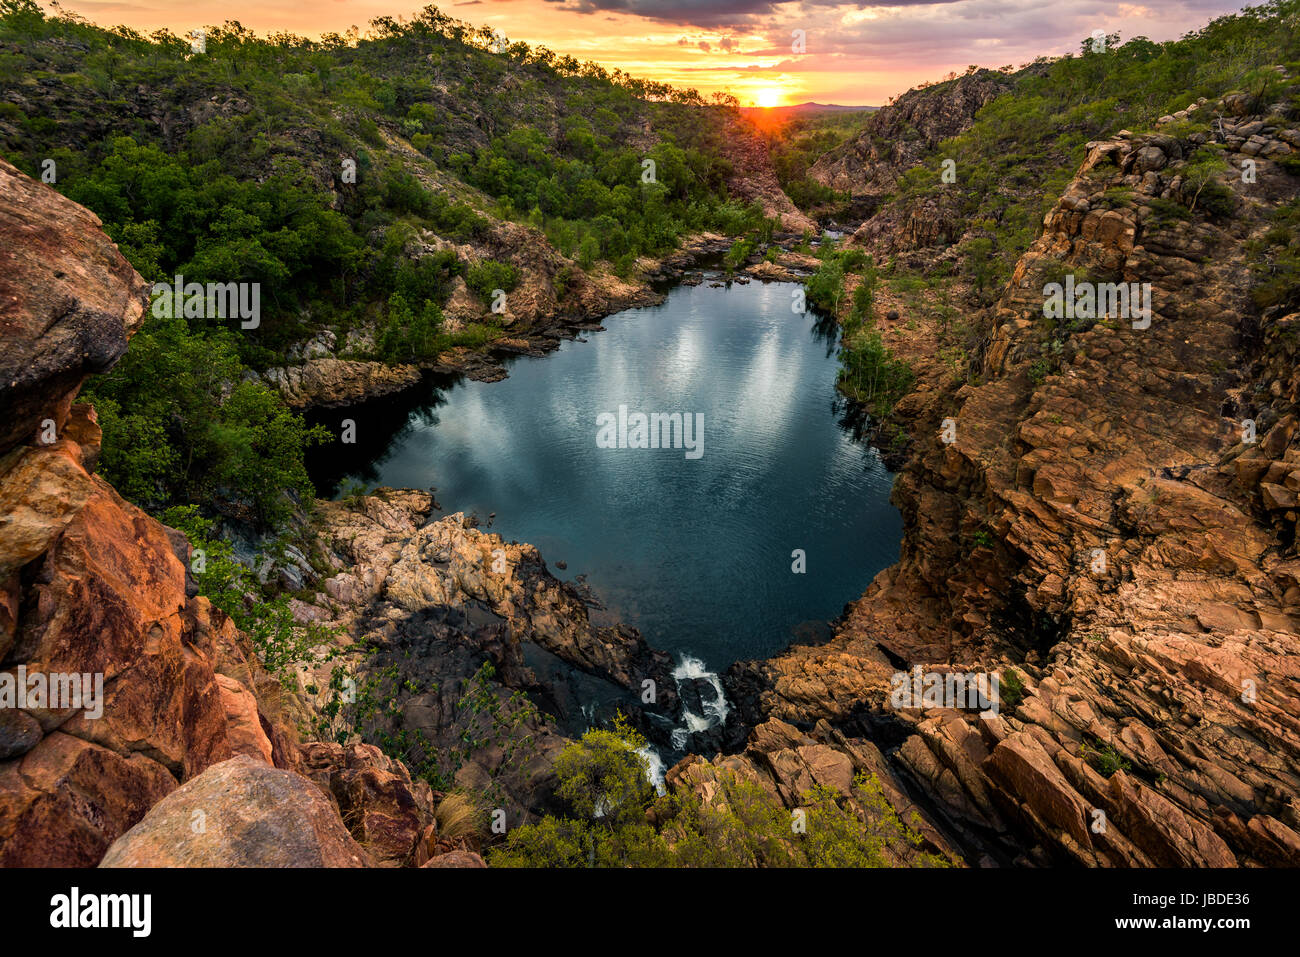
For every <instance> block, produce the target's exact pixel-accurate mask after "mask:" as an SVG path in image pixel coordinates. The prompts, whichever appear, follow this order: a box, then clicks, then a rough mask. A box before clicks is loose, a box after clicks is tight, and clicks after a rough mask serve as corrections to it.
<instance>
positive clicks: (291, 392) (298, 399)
mask: <svg viewBox="0 0 1300 957" xmlns="http://www.w3.org/2000/svg"><path fill="white" fill-rule="evenodd" d="M263 378H265V379H266V381H267V383H268V384H269V385H271V386H274V387H275V388H277V389H279V390H280V394H281V395H283V396H284V400H285V402H287V403H288V404H289V405H290V406H291V407H293V408H295V409H303V408H307V407H309V406H322V407H326V408H328V407H330V406H338V405H355V404H357V403H358V402H363V401H365V400H366V399H374V398H378V397H379V396H383V395H390V394H392V393H394V392H400V391H401V390H402V389H406V388H409V387H410V386H412V385H414V384H415V383H417V382H419V381H420V370H419V369H417V368H416V367H415V366H411V365H395V366H390V365H385V364H384V363H382V362H362V361H359V360H352V359H335V358H332V357H330V358H314V359H308V360H307V361H306V362H304V363H303V364H302V365H298V366H283V367H279V368H275V369H268V370H267V371H266V372H265V373H263Z"/></svg>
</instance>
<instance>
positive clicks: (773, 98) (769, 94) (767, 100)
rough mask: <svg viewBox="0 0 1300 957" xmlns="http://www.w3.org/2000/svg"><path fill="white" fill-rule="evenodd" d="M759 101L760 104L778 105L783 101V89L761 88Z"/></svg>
mask: <svg viewBox="0 0 1300 957" xmlns="http://www.w3.org/2000/svg"><path fill="white" fill-rule="evenodd" d="M757 102H758V105H759V106H776V105H777V104H779V103H780V102H781V91H780V90H759V91H758V97H757Z"/></svg>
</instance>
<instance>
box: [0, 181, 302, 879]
mask: <svg viewBox="0 0 1300 957" xmlns="http://www.w3.org/2000/svg"><path fill="white" fill-rule="evenodd" d="M0 250H3V252H0V256H3V257H5V269H4V273H3V277H2V278H0V283H3V284H4V288H5V293H4V296H3V302H4V308H5V310H6V311H5V322H4V323H0V356H2V357H3V359H0V362H5V363H9V362H11V361H12V360H18V361H21V363H22V368H21V369H17V368H16V369H13V370H10V371H7V372H6V373H5V384H4V386H3V388H4V389H5V390H6V391H5V392H4V395H5V402H6V407H5V415H4V417H3V420H4V423H5V426H6V427H8V426H10V425H12V426H13V428H11V429H9V431H6V432H5V433H4V436H5V437H4V439H3V441H2V442H0V681H3V682H4V683H5V684H4V686H7V687H8V689H9V692H8V694H9V696H8V697H4V696H3V694H0V865H2V866H36V865H62V866H88V865H93V864H95V863H96V862H98V861H99V859H100V858H101V857H102V856H103V854H104V852H105V851H106V850H107V848H108V847H109V845H110V844H112V843H113V841H115V840H116V839H117V838H118V837H120V836H121V835H122V834H123V833H124V832H126V831H127V830H128V829H130V828H131V827H132V826H133V825H135V824H136V823H137V822H138V821H140V819H141V818H142V817H143V816H144V815H145V813H146V812H147V811H148V810H149V809H150V808H151V807H152V806H153V805H155V804H156V803H157V802H158V801H160V800H161V799H162V798H163V797H164V796H166V795H167V794H169V793H170V792H172V791H174V790H175V789H176V788H177V787H178V786H179V785H181V784H182V783H183V782H187V781H190V780H192V779H194V778H196V777H197V776H199V775H201V774H202V772H203V771H204V770H206V769H207V768H209V767H211V766H212V765H214V764H218V763H220V762H223V761H227V760H228V759H229V758H231V757H232V756H233V755H241V756H244V758H246V759H247V760H251V761H255V762H258V763H260V764H262V765H266V766H269V764H270V763H272V762H274V763H275V764H277V765H280V766H288V765H290V764H292V763H293V761H294V760H295V755H294V751H293V748H292V745H291V736H290V735H289V733H288V732H287V731H286V729H285V728H284V727H283V726H282V725H280V724H279V723H278V722H277V720H276V715H277V711H276V708H275V707H274V700H275V697H276V692H277V690H278V689H277V688H276V684H275V682H274V681H272V680H271V679H270V678H269V677H268V676H267V675H266V674H265V672H264V671H263V670H262V669H261V667H260V666H259V665H258V663H257V661H256V659H255V657H254V656H253V654H252V653H251V650H250V647H249V645H248V643H247V641H246V639H245V638H244V637H243V636H241V635H240V634H239V633H238V632H237V631H236V630H235V628H234V626H233V625H232V623H231V622H230V621H229V620H228V619H227V618H226V617H225V616H224V615H223V614H221V613H219V612H217V611H215V610H214V609H213V608H212V607H211V606H210V605H209V604H208V602H207V600H206V599H204V598H200V597H197V595H196V594H195V591H194V589H193V587H192V582H187V576H186V563H187V562H188V560H189V550H188V545H186V543H185V540H184V538H183V536H181V535H180V534H179V533H177V532H175V531H173V530H171V529H168V528H165V527H164V526H163V525H161V524H159V523H158V522H156V521H154V520H153V519H151V518H150V517H149V516H147V515H145V514H144V513H143V512H141V511H140V510H139V509H137V508H135V507H134V506H132V505H130V504H128V503H126V502H124V501H123V500H122V499H121V498H120V497H119V496H118V495H117V493H116V492H114V491H113V489H112V488H111V487H110V486H109V485H108V484H107V483H106V482H104V481H103V480H102V479H100V478H98V477H96V476H94V475H92V474H90V471H89V469H91V468H93V465H94V462H95V460H96V458H97V457H98V454H99V444H100V432H99V428H98V425H97V424H96V420H95V415H94V410H93V409H91V408H90V407H89V406H87V405H84V404H82V405H73V404H72V403H73V401H74V399H75V396H76V393H77V390H78V388H79V387H80V384H81V379H82V377H83V376H84V375H85V374H86V373H87V372H88V371H90V370H93V369H99V368H103V367H105V366H106V365H111V363H112V361H113V360H114V359H116V358H117V357H118V356H119V355H120V354H121V352H122V349H124V348H125V345H126V341H127V337H128V336H129V335H130V334H131V333H132V332H133V331H134V330H135V328H136V326H137V325H138V323H139V319H140V316H141V313H142V309H143V305H144V301H145V294H146V291H145V286H144V283H143V282H142V281H141V280H140V278H139V276H137V275H136V274H135V272H134V271H133V270H132V269H131V267H130V266H129V265H128V264H127V263H126V261H125V260H123V259H122V258H121V256H120V255H119V254H118V252H117V250H116V248H115V247H114V246H113V244H112V243H111V242H110V241H109V240H108V238H107V237H106V236H104V234H103V233H102V232H100V231H99V230H98V228H97V222H96V221H95V220H94V218H93V217H92V216H91V215H90V214H89V213H87V212H86V211H85V210H84V209H82V208H81V207H79V206H76V205H75V204H73V203H71V202H69V201H67V200H65V199H63V198H62V197H60V196H59V195H58V194H56V193H55V192H54V191H53V190H51V189H49V188H48V187H45V186H42V185H39V184H37V183H34V182H33V181H31V180H29V179H26V178H25V177H23V176H21V174H18V173H16V172H15V171H13V169H12V168H11V167H7V166H5V167H3V168H0ZM41 417H48V418H50V419H52V423H51V425H52V431H50V430H48V429H46V428H41V427H38V423H37V422H36V421H35V420H36V419H38V418H41ZM20 676H22V677H23V678H24V679H25V681H24V683H25V687H26V688H28V689H31V691H35V690H36V689H38V688H39V687H42V686H44V687H47V688H51V689H52V688H54V687H56V686H57V687H58V688H59V692H60V693H59V697H58V700H54V697H53V695H52V694H51V695H49V696H47V697H45V698H44V699H39V698H37V697H34V696H32V695H31V694H30V693H29V695H28V696H27V697H26V698H25V700H18V699H17V698H16V697H15V696H14V691H13V689H14V687H15V686H16V685H17V683H18V681H19V677H20ZM74 689H75V691H77V692H80V693H79V694H75V695H74V694H73V691H74ZM244 758H241V760H243V759H244Z"/></svg>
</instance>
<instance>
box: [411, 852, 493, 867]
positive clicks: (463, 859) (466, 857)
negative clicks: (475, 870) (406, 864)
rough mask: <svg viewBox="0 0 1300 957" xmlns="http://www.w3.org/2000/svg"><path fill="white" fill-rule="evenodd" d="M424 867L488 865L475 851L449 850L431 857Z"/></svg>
mask: <svg viewBox="0 0 1300 957" xmlns="http://www.w3.org/2000/svg"><path fill="white" fill-rule="evenodd" d="M421 866H422V867H487V864H486V863H485V862H484V860H483V858H481V857H479V856H478V855H477V854H475V853H474V852H473V851H448V852H447V853H446V854H439V855H437V856H436V857H431V858H429V860H428V861H427V862H425V863H424V864H422V865H421Z"/></svg>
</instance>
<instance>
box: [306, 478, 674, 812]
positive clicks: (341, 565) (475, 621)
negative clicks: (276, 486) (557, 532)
mask: <svg viewBox="0 0 1300 957" xmlns="http://www.w3.org/2000/svg"><path fill="white" fill-rule="evenodd" d="M432 510H433V502H432V499H431V497H430V496H429V495H428V494H427V493H423V492H415V491H396V490H392V489H379V490H376V492H375V493H374V494H373V495H371V496H368V497H365V498H362V499H360V500H358V501H351V502H321V503H320V504H319V509H318V513H319V514H318V517H319V528H320V538H319V543H320V546H321V550H322V552H323V553H324V554H325V556H326V558H327V561H328V562H329V563H330V564H331V565H333V567H334V568H336V569H337V570H338V571H337V574H335V575H333V576H332V577H330V578H328V579H326V580H325V581H324V582H323V590H322V592H321V593H320V594H318V595H317V596H316V597H315V599H314V602H313V603H310V604H309V603H304V602H299V603H298V604H297V605H296V611H295V613H296V614H297V615H298V617H299V618H300V619H301V620H303V621H312V622H315V623H316V624H318V625H322V626H324V627H327V628H331V629H334V630H335V631H336V632H337V633H338V634H339V636H340V637H339V650H340V652H341V653H342V655H343V658H344V660H346V661H348V662H350V663H352V664H353V666H354V667H355V668H356V670H357V680H358V682H359V683H360V684H361V685H364V686H366V687H371V686H373V687H374V688H375V689H376V694H378V695H379V696H380V697H381V698H382V700H384V701H385V702H387V705H386V709H385V710H386V716H385V717H383V718H382V719H377V720H382V722H383V726H384V727H385V729H386V730H389V731H390V732H394V733H396V732H397V731H398V730H399V729H404V731H405V733H407V734H409V735H413V736H415V737H416V738H418V739H419V740H421V741H422V742H424V746H423V747H422V748H421V749H420V753H421V757H431V758H434V759H436V761H437V763H438V768H439V771H440V772H441V773H442V774H443V775H445V776H446V777H448V778H449V779H453V780H454V782H455V783H456V784H458V785H460V786H462V787H465V788H468V789H470V790H483V789H491V788H493V787H497V788H499V789H500V790H501V792H502V793H503V794H504V795H506V796H508V797H509V798H510V800H511V803H512V806H515V807H521V808H524V809H525V810H527V811H530V812H532V811H537V810H540V809H542V808H544V807H545V806H546V805H547V802H548V801H549V799H550V789H551V788H552V786H553V781H552V780H551V775H550V771H549V768H550V763H551V759H552V758H553V757H554V756H555V755H556V754H557V753H558V752H559V750H560V749H561V748H562V747H563V746H564V743H565V739H564V738H563V737H562V736H561V735H560V734H559V731H558V728H557V727H556V726H555V725H554V724H553V723H552V722H550V721H548V720H546V719H545V718H543V717H542V715H540V714H539V713H538V712H537V710H536V709H535V708H533V707H532V706H531V705H529V704H528V703H527V702H526V701H525V700H524V698H523V696H522V694H520V692H534V693H536V694H537V695H538V696H539V697H540V699H541V700H542V701H543V702H545V703H546V704H547V705H548V707H547V710H548V711H551V712H552V713H556V714H559V715H560V716H561V717H564V716H565V712H566V711H570V710H571V711H572V712H573V713H574V715H576V713H577V710H578V708H577V703H575V702H572V701H569V700H566V699H564V698H563V697H561V690H560V689H559V686H560V685H561V684H562V681H563V675H564V674H566V673H570V672H576V673H577V674H578V675H585V676H590V677H589V679H584V680H594V681H597V682H598V683H599V684H600V685H601V686H602V687H604V688H605V689H606V692H607V693H615V694H618V693H619V690H620V689H624V692H626V690H629V689H635V690H637V691H638V692H639V691H640V689H641V686H642V685H641V683H642V681H644V680H647V679H648V680H653V681H655V683H656V686H657V688H658V689H659V691H658V698H659V704H660V707H661V708H662V709H664V710H665V711H667V712H668V713H669V714H671V713H672V711H673V709H674V707H675V705H676V698H675V694H674V693H673V691H672V689H673V687H674V682H673V680H672V677H671V670H672V662H671V659H670V658H669V656H668V655H666V654H664V653H662V652H653V651H651V650H650V649H649V648H648V647H647V646H646V644H645V642H644V640H643V639H642V638H641V636H640V635H639V634H638V633H637V632H636V631H634V630H633V629H629V628H625V627H623V626H620V625H597V624H595V623H593V622H592V620H591V618H590V616H589V611H588V605H587V603H586V601H585V600H584V598H583V596H582V595H581V594H580V593H579V592H578V591H577V589H576V588H575V587H574V586H572V585H570V584H566V583H564V582H561V581H559V580H558V579H556V578H554V577H553V576H552V575H551V574H550V572H549V571H548V570H547V569H546V566H545V564H544V563H543V561H542V559H541V556H540V555H539V554H538V553H537V550H536V549H535V548H533V547H532V546H531V545H519V544H514V543H507V542H504V541H502V539H501V538H500V537H499V536H497V535H493V534H490V533H485V532H482V531H479V530H478V529H477V528H474V527H472V526H471V525H469V524H468V523H467V522H466V520H465V517H464V516H463V515H461V514H455V515H450V516H447V517H445V518H441V519H437V520H431V512H432ZM363 649H364V651H363ZM485 664H486V665H489V666H490V669H491V670H490V673H489V672H486V671H484V665H485ZM336 666H337V660H322V661H320V662H319V663H317V664H315V665H309V666H308V667H307V670H305V671H304V674H303V676H302V677H303V680H302V683H303V684H304V685H305V686H311V687H316V688H319V689H322V692H321V694H322V695H326V696H327V695H328V693H329V692H328V691H327V690H325V689H328V688H329V685H330V678H331V675H332V673H333V670H334V668H335V667H336ZM539 672H540V673H539ZM325 703H326V702H325V700H324V698H321V699H320V700H317V701H315V702H313V705H312V708H313V710H315V711H319V710H320V709H321V708H323V707H324V706H325ZM625 710H628V708H627V707H626V706H625ZM466 742H471V743H472V746H466ZM345 816H346V814H345Z"/></svg>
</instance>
